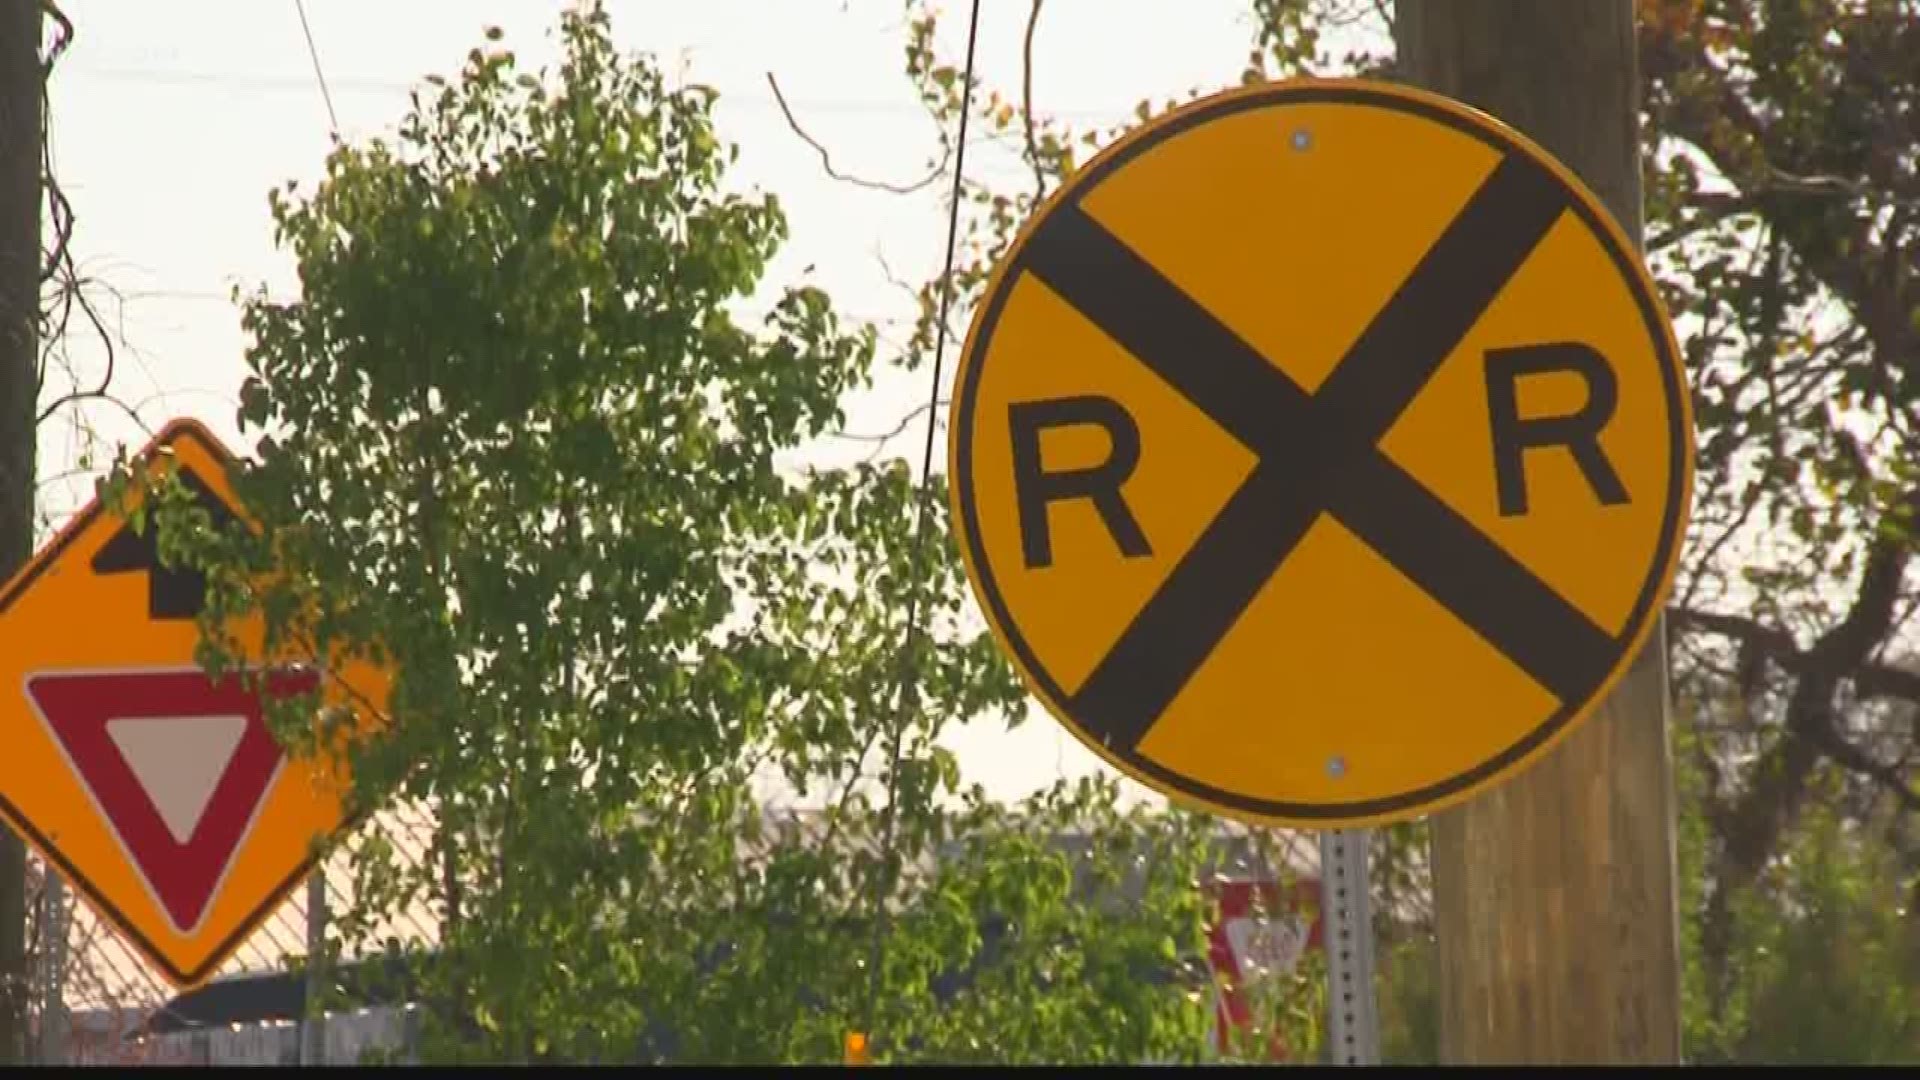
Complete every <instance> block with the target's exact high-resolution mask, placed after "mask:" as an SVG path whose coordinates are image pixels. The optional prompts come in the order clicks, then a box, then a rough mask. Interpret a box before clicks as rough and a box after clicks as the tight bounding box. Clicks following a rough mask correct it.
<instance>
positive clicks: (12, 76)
mask: <svg viewBox="0 0 1920 1080" xmlns="http://www.w3.org/2000/svg"><path fill="white" fill-rule="evenodd" d="M41 81H42V75H41V71H40V0H0V581H4V580H6V579H7V578H10V577H12V576H13V575H14V573H15V572H16V571H17V570H19V569H20V567H21V565H22V564H24V563H25V562H26V561H27V559H28V558H29V557H31V556H32V555H33V493H34V428H35V427H36V424H35V415H34V411H35V405H36V401H37V399H38V397H39V360H40V335H39V325H40V94H41ZM26 892H27V857H26V846H25V844H23V843H22V842H21V840H20V837H19V836H17V835H15V834H14V832H13V831H12V830H11V829H9V828H7V827H5V826H4V825H0V1063H4V1064H16V1063H21V1062H23V1061H24V1060H25V1056H24V1055H25V1054H26V1047H27V1040H26V1017H27V998H28V993H29V989H28V986H27V936H26V929H27V897H26Z"/></svg>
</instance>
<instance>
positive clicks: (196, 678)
mask: <svg viewBox="0 0 1920 1080" xmlns="http://www.w3.org/2000/svg"><path fill="white" fill-rule="evenodd" d="M318 681H319V680H318V679H317V677H315V676H314V675H313V673H311V672H288V673H277V674H276V675H275V676H273V677H272V678H271V679H270V682H269V690H268V692H269V693H275V692H276V691H277V695H276V696H278V695H289V696H290V695H292V694H297V693H303V692H307V691H311V690H312V689H313V688H314V686H315V684H316V683H317V682H318ZM27 697H28V698H29V699H31V700H32V702H33V705H34V708H35V709H37V710H38V711H39V713H40V716H41V719H43V720H45V721H46V724H47V728H48V729H49V730H50V731H52V733H53V736H54V739H55V740H56V741H58V742H59V744H60V749H61V750H62V752H64V753H65V754H66V756H67V760H68V761H69V762H71V763H72V765H73V770H74V772H75V773H77V774H78V775H79V777H80V781H81V784H82V785H83V786H85V787H86V789H87V793H88V794H90V795H91V796H93V800H94V803H95V804H96V805H97V806H98V807H99V808H100V813H101V816H103V817H104V818H106V820H107V821H108V822H109V823H110V824H111V825H113V826H114V831H115V833H117V834H118V838H119V840H120V843H121V846H122V847H124V848H125V849H126V853H127V857H128V858H129V859H131V860H132V861H133V865H134V867H135V869H137V870H138V871H139V872H140V876H141V877H142V878H144V879H145V881H146V883H147V887H148V888H149V889H150V890H152V892H153V896H154V899H155V900H158V901H159V902H160V906H161V908H162V909H164V910H165V911H166V913H167V917H168V919H169V920H170V921H171V922H172V923H173V927H174V929H175V930H177V931H179V932H180V933H183V934H188V933H192V932H193V931H194V930H195V929H196V928H197V927H198V926H199V925H200V920H201V918H202V916H204V915H205V914H206V910H207V901H208V900H209V899H211V898H212V896H213V891H214V888H215V887H216V886H217V885H218V884H219V883H220V879H221V878H223V877H225V876H226V872H227V867H228V866H230V865H232V863H233V856H234V853H235V852H236V851H238V850H239V848H240V842H241V841H242V840H244V839H245V838H246V835H247V833H248V832H250V831H251V830H252V827H253V823H254V821H255V819H256V818H257V817H258V814H259V811H260V807H261V797H262V796H263V795H265V794H266V793H267V787H268V785H270V784H271V783H272V782H273V778H274V777H275V776H276V775H278V774H279V772H280V766H281V763H282V761H283V760H284V758H285V755H283V754H282V753H281V752H280V747H279V745H278V744H277V743H275V742H274V739H273V735H272V733H270V732H269V731H268V730H267V726H266V723H265V720H264V718H263V717H262V715H261V710H260V702H259V698H258V696H256V695H254V694H250V693H248V692H247V691H246V689H245V688H244V687H243V686H242V685H241V684H240V681H239V680H238V679H235V678H232V677H231V676H229V677H228V678H226V679H224V680H222V681H221V682H220V683H217V684H216V683H215V682H213V681H212V680H211V679H209V678H208V677H207V675H206V673H205V672H203V671H200V670H199V669H196V668H183V669H180V670H177V671H155V672H61V673H59V674H52V675H31V676H28V678H27Z"/></svg>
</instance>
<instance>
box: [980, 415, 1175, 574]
mask: <svg viewBox="0 0 1920 1080" xmlns="http://www.w3.org/2000/svg"><path fill="white" fill-rule="evenodd" d="M1083 425H1091V426H1093V427H1097V428H1099V429H1100V430H1102V431H1104V432H1106V434H1107V442H1108V445H1109V447H1110V449H1109V450H1108V451H1107V459H1106V460H1105V461H1102V462H1101V463H1100V464H1098V465H1095V466H1093V467H1092V468H1086V469H1068V470H1064V471H1061V472H1048V471H1047V469H1046V465H1045V464H1044V463H1043V462H1042V461H1041V460H1040V433H1041V432H1043V431H1045V430H1047V429H1048V428H1065V427H1079V426H1083ZM1007 429H1008V431H1009V432H1010V433H1011V434H1012V436H1013V487H1014V492H1015V494H1016V497H1017V498H1018V500H1019V505H1020V548H1021V554H1022V555H1023V556H1024V557H1025V559H1026V563H1027V569H1029V570H1033V569H1038V568H1040V567H1045V566H1052V565H1053V532H1052V529H1051V528H1050V527H1049V525H1048V522H1047V510H1048V504H1050V503H1056V502H1065V501H1068V500H1071V499H1088V500H1091V501H1092V502H1093V508H1094V510H1095V511H1096V512H1098V513H1099V515H1100V521H1101V523H1102V524H1104V525H1105V526H1106V527H1107V533H1108V535H1110V536H1112V537H1113V542H1114V543H1115V544H1117V545H1118V546H1119V548H1120V553H1121V554H1122V555H1125V556H1126V557H1127V558H1129V559H1137V558H1141V557H1143V556H1147V555H1151V554H1153V549H1152V548H1151V547H1148V546H1147V537H1146V534H1144V533H1142V532H1141V531H1140V523H1139V522H1138V521H1136V520H1134V517H1133V511H1132V510H1130V509H1128V507H1127V500H1126V499H1125V498H1124V497H1123V496H1122V495H1121V494H1120V487H1121V485H1122V484H1125V483H1126V482H1127V478H1128V477H1130V476H1132V475H1133V470H1134V468H1135V467H1136V466H1138V465H1139V464H1140V426H1139V425H1138V424H1136V423H1134V420H1133V414H1131V413H1129V412H1127V410H1126V408H1125V407H1123V406H1122V405H1121V404H1120V403H1119V402H1117V401H1115V400H1113V399H1112V398H1109V397H1095V396H1087V397H1070V398H1051V399H1048V400H1045V401H1021V402H1015V403H1013V404H1011V405H1008V406H1007Z"/></svg>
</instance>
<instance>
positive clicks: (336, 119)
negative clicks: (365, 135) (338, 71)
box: [293, 0, 340, 138]
mask: <svg viewBox="0 0 1920 1080" xmlns="http://www.w3.org/2000/svg"><path fill="white" fill-rule="evenodd" d="M293 10H294V11H296V12H298V13H299V15H300V32H301V33H302V34H305V35H306V38H307V56H308V57H310V58H311V59H312V60H313V77H314V78H315V79H317V80H319V82H320V100H322V101H324V102H326V105H327V123H328V124H329V125H330V126H331V128H332V131H333V134H334V136H335V137H336V138H337V137H339V135H340V115H339V114H338V113H336V112H334V111H333V92H332V91H331V90H328V89H327V73H326V72H325V71H322V70H321V69H320V49H319V47H318V46H316V45H314V43H313V27H312V26H310V25H308V24H307V5H306V3H305V0H293Z"/></svg>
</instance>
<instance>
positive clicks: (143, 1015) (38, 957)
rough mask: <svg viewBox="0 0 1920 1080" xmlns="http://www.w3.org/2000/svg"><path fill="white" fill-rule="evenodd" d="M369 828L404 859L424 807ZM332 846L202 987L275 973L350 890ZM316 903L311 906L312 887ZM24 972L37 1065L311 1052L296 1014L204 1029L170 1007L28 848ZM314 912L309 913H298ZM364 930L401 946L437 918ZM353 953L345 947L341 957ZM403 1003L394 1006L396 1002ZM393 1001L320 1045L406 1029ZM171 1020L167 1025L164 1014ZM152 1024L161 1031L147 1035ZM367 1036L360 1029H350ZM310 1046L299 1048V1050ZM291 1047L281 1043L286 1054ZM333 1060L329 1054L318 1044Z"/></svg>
mask: <svg viewBox="0 0 1920 1080" xmlns="http://www.w3.org/2000/svg"><path fill="white" fill-rule="evenodd" d="M373 830H378V831H379V832H380V833H381V834H383V835H384V837H385V838H386V840H387V841H388V842H389V843H391V844H392V845H393V847H394V850H395V853H396V855H397V856H398V857H400V858H403V859H406V860H408V861H410V862H412V863H414V864H415V865H416V866H417V865H419V864H420V863H421V862H422V861H424V860H425V859H426V858H427V851H428V850H429V845H430V843H431V840H432V833H433V823H432V820H431V817H430V816H429V814H428V813H426V812H425V811H423V810H421V809H419V808H407V809H402V810H394V811H388V812H386V813H382V814H377V815H374V816H372V817H371V818H369V819H368V820H367V821H366V822H365V823H363V824H362V825H361V826H360V830H359V834H360V835H365V834H366V833H368V832H370V831H373ZM357 838H358V837H349V838H348V841H347V843H346V844H343V845H342V846H341V847H340V848H337V849H336V850H335V851H334V853H333V854H332V855H331V856H330V857H329V858H328V859H327V861H326V863H325V864H324V866H323V867H321V868H320V872H319V873H318V875H317V877H316V879H315V880H313V881H310V882H309V887H308V888H306V889H300V890H296V891H295V892H294V893H293V894H292V895H290V896H289V897H288V898H287V899H286V900H285V901H283V902H282V903H281V904H280V906H279V907H278V908H277V909H276V910H275V911H274V912H273V913H272V914H271V915H270V916H268V918H267V919H266V921H265V922H263V923H262V924H261V925H260V927H259V928H258V929H256V930H255V931H254V932H253V933H252V934H250V935H249V936H248V937H247V938H246V940H245V941H244V942H243V943H242V944H241V946H240V948H239V949H238V950H237V951H236V952H235V954H234V955H233V956H232V957H231V958H229V959H228V960H227V962H226V963H225V964H224V965H222V966H221V967H220V969H219V970H218V971H217V972H216V973H215V975H214V976H213V978H212V979H210V980H209V981H208V983H206V984H203V985H215V984H218V983H219V982H221V981H227V980H234V979H236V978H241V977H245V976H258V975H275V974H284V973H286V972H287V971H288V970H289V968H290V966H291V963H290V962H296V961H299V960H302V959H304V957H305V956H307V955H308V953H309V952H310V950H311V939H310V935H311V934H313V933H314V932H315V931H316V929H317V928H318V927H319V926H321V925H323V924H324V919H325V916H326V912H327V910H329V909H338V908H342V907H344V906H346V905H348V904H350V903H351V900H352V893H351V888H352V869H351V865H350V863H349V861H348V860H349V859H350V857H351V854H350V853H351V850H352V846H353V844H354V841H355V840H356V839H357ZM316 885H317V886H319V888H322V889H324V896H325V898H326V899H325V902H324V904H315V903H313V901H314V900H315V899H316V888H315V886H316ZM27 888H28V920H29V922H28V926H27V933H28V970H29V979H30V986H31V998H30V1006H29V1007H30V1013H29V1017H28V1024H27V1032H28V1039H29V1054H30V1056H31V1057H32V1059H33V1060H36V1061H38V1062H40V1063H43V1064H69V1063H71V1064H98V1065H136V1064H152V1065H168V1064H213V1063H223V1062H228V1061H231V1062H234V1063H239V1062H244V1061H254V1062H258V1063H275V1062H285V1061H287V1060H288V1059H289V1057H291V1058H292V1059H293V1060H313V1059H312V1058H311V1057H310V1056H307V1057H303V1056H300V1055H301V1053H302V1051H301V1048H300V1043H299V1040H300V1036H301V1033H302V1032H301V1026H300V1024H299V1023H298V1017H297V1016H295V1017H288V1018H286V1019H285V1020H284V1021H269V1022H267V1023H262V1024H250V1025H246V1026H244V1027H232V1026H230V1027H228V1028H227V1029H225V1030H218V1031H216V1030H211V1029H208V1028H206V1027H204V1026H201V1025H198V1024H196V1023H195V1022H194V1020H193V1019H192V1018H190V1017H184V1016H178V1015H174V1016H170V1015H169V1013H170V1006H171V1005H172V1004H173V1003H174V1002H176V1001H177V1000H178V998H179V996H180V995H179V994H178V992H177V991H176V990H175V989H174V988H173V986H172V985H171V984H170V983H169V982H167V980H166V979H165V977H164V976H162V975H161V974H160V973H159V972H158V971H157V970H155V969H154V967H153V966H152V965H151V964H150V963H148V962H147V960H146V959H145V958H144V957H143V956H141V955H140V953H139V952H138V951H137V950H135V949H134V948H133V946H131V945H129V944H128V943H127V942H126V941H125V939H123V938H122V937H121V935H120V934H119V932H118V931H116V930H115V929H114V928H113V926H112V925H111V924H110V923H109V922H108V921H107V920H106V919H105V918H104V917H103V916H102V915H100V914H99V913H98V912H96V911H95V910H94V909H93V907H92V905H91V904H89V903H88V902H87V901H86V900H85V899H84V898H82V897H80V896H79V895H77V893H76V892H75V890H73V889H72V888H70V887H68V886H67V884H66V883H65V882H64V881H62V880H61V879H60V877H59V876H58V875H57V874H52V875H49V874H48V873H47V868H46V866H45V864H44V863H43V862H42V861H41V860H40V859H39V858H38V857H37V856H34V855H29V857H28V868H27ZM316 914H317V915H318V916H319V919H318V920H315V919H313V918H310V916H311V915H316ZM380 929H381V931H382V932H381V933H380V934H379V935H378V937H377V938H376V940H378V939H384V938H388V937H392V938H395V939H398V940H399V941H401V942H403V943H407V944H414V943H419V944H428V945H431V944H432V943H433V942H434V941H435V940H436V938H437V931H438V923H437V918H436V917H435V915H434V913H433V912H432V911H430V910H428V909H426V908H425V907H419V908H416V909H414V910H407V911H400V912H396V913H394V914H393V915H392V916H391V917H390V918H389V920H388V925H386V926H384V927H382V928H380ZM342 959H343V960H346V961H351V960H353V959H355V957H353V956H352V955H351V954H349V955H347V956H345V957H343V958H342ZM404 1011H405V1010H399V1012H404ZM390 1012H394V1011H393V1010H374V1011H370V1012H369V1013H368V1014H366V1015H365V1016H358V1017H349V1018H341V1019H342V1021H343V1022H342V1024H341V1025H340V1030H339V1031H338V1032H334V1033H329V1041H330V1042H332V1043H335V1044H338V1045H334V1046H330V1047H327V1048H326V1049H327V1050H329V1051H337V1052H338V1054H340V1055H343V1056H344V1057H345V1059H346V1060H347V1061H351V1060H353V1058H355V1057H357V1051H358V1049H359V1047H360V1045H362V1044H370V1043H371V1044H383V1045H389V1046H392V1045H396V1044H397V1043H399V1042H401V1041H403V1040H404V1038H405V1036H406V1034H407V1032H406V1031H405V1030H403V1029H404V1026H405V1025H404V1021H403V1020H402V1019H401V1018H400V1017H398V1016H396V1015H387V1014H388V1013H390ZM170 1020H171V1021H172V1022H171V1023H169V1022H168V1021H170ZM156 1029H164V1030H166V1031H167V1033H166V1034H159V1033H156ZM362 1036H369V1037H362ZM315 1049H317V1048H314V1047H309V1048H307V1049H306V1050H305V1053H306V1054H308V1055H310V1054H312V1053H313V1052H314V1050H315ZM290 1051H291V1053H290ZM326 1059H327V1060H330V1061H331V1060H334V1059H335V1053H333V1052H329V1053H327V1054H326Z"/></svg>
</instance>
